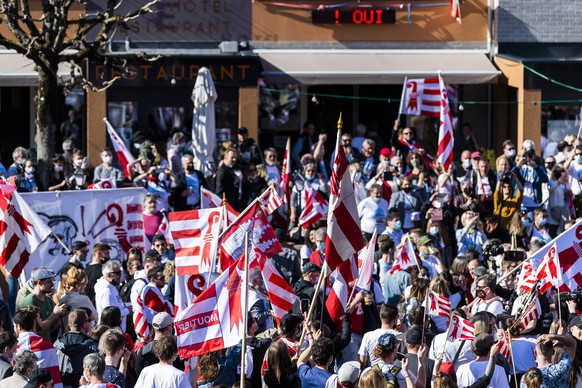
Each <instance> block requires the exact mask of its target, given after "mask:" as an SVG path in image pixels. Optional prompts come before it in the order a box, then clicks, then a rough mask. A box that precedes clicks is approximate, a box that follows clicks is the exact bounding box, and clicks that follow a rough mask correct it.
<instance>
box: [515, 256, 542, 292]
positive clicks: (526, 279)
mask: <svg viewBox="0 0 582 388" xmlns="http://www.w3.org/2000/svg"><path fill="white" fill-rule="evenodd" d="M531 262H532V260H531V259H528V260H526V261H525V263H524V264H523V266H522V267H521V272H520V273H519V278H518V281H517V291H518V292H519V293H528V292H530V291H531V290H532V289H533V287H534V286H535V284H536V282H537V280H538V279H537V278H536V271H535V270H534V268H533V267H532V263H531Z"/></svg>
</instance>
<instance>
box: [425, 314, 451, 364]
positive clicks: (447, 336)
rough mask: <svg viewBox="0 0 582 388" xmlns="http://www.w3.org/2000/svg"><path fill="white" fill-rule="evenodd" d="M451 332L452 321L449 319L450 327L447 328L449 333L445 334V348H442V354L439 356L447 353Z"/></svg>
mask: <svg viewBox="0 0 582 388" xmlns="http://www.w3.org/2000/svg"><path fill="white" fill-rule="evenodd" d="M423 331H424V330H423ZM450 332H451V321H450V319H449V327H448V328H447V335H446V336H445V342H444V344H443V350H441V354H440V355H439V357H442V356H443V354H444V353H445V349H446V348H447V342H448V341H449V334H450ZM421 344H422V343H421Z"/></svg>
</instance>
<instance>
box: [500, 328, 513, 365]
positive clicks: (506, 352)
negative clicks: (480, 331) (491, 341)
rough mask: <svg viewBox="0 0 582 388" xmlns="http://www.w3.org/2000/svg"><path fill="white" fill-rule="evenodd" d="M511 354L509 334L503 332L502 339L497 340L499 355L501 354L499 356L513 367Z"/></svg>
mask: <svg viewBox="0 0 582 388" xmlns="http://www.w3.org/2000/svg"><path fill="white" fill-rule="evenodd" d="M511 352H512V349H511V342H510V341H509V334H508V333H507V331H503V337H502V338H499V353H501V355H502V356H503V357H505V359H506V360H507V362H509V363H510V364H512V365H513V358H512V357H511Z"/></svg>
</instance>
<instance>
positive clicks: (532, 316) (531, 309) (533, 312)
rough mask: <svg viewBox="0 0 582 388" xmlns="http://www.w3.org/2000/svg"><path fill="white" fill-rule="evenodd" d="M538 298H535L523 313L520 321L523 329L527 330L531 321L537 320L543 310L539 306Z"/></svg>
mask: <svg viewBox="0 0 582 388" xmlns="http://www.w3.org/2000/svg"><path fill="white" fill-rule="evenodd" d="M536 300H537V299H534V300H533V301H532V302H531V303H530V305H529V306H527V308H526V309H525V311H524V312H523V314H522V315H521V320H520V321H519V327H520V328H521V330H525V328H526V327H527V325H528V324H529V323H530V322H531V321H533V320H536V319H538V318H539V317H540V316H541V313H542V312H541V311H540V309H539V308H538V304H537V303H536Z"/></svg>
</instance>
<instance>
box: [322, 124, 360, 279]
mask: <svg viewBox="0 0 582 388" xmlns="http://www.w3.org/2000/svg"><path fill="white" fill-rule="evenodd" d="M340 140H341V136H340V133H339V131H338V136H337V141H336V145H335V158H334V162H333V170H332V172H331V181H330V187H329V193H330V196H329V212H328V214H327V238H326V242H325V255H326V257H325V262H326V263H327V265H328V266H329V269H330V270H331V271H333V270H334V269H336V268H337V266H338V265H340V264H341V263H342V262H343V261H344V260H347V259H348V258H349V257H350V256H352V255H353V254H355V253H356V252H358V251H359V250H360V249H362V248H363V247H364V238H363V236H362V231H361V229H360V217H359V216H358V208H357V206H356V197H355V195H354V184H353V183H352V179H351V178H350V172H349V170H348V158H347V157H346V153H345V151H344V147H342V146H341V144H340Z"/></svg>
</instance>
